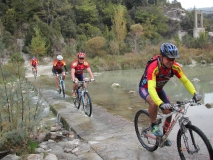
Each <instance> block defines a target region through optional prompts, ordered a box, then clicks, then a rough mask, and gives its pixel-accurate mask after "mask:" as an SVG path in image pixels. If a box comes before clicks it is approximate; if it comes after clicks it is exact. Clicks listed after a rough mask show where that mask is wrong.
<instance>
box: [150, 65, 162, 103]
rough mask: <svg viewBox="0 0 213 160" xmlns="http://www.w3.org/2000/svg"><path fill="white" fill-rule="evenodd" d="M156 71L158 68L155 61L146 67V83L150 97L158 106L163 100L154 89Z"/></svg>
mask: <svg viewBox="0 0 213 160" xmlns="http://www.w3.org/2000/svg"><path fill="white" fill-rule="evenodd" d="M158 72H159V68H158V65H157V62H156V64H155V63H153V64H151V65H150V66H149V68H148V69H147V80H148V81H147V83H148V92H149V95H150V97H151V98H152V100H153V101H154V102H155V104H156V105H157V106H160V105H161V104H162V103H163V101H162V100H161V99H160V97H159V96H158V94H157V91H156V83H157V80H156V75H157V73H158Z"/></svg>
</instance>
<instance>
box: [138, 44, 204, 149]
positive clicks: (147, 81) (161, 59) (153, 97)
mask: <svg viewBox="0 0 213 160" xmlns="http://www.w3.org/2000/svg"><path fill="white" fill-rule="evenodd" d="M160 53H161V54H160V55H156V56H155V57H153V59H152V62H150V63H149V64H148V65H147V67H146V69H145V71H144V74H143V76H142V78H141V81H140V83H139V94H140V96H141V97H142V98H143V99H144V100H145V101H146V102H148V103H149V108H148V112H149V116H150V121H151V126H152V133H153V134H154V135H155V136H163V134H164V133H162V132H161V131H160V130H159V128H158V126H157V125H156V123H155V122H156V118H157V112H158V107H159V108H160V109H161V110H162V112H163V113H164V114H168V113H170V110H169V109H170V108H171V105H170V101H169V99H168V96H167V95H166V93H165V91H164V89H163V87H164V85H165V84H166V83H167V82H168V81H169V80H170V78H171V77H173V75H175V76H176V77H177V78H178V79H179V80H180V81H181V82H182V83H183V84H184V86H185V87H186V89H187V90H188V91H189V92H190V93H191V95H192V96H194V98H195V100H196V101H199V100H201V99H202V95H200V94H198V93H197V92H196V89H195V87H194V86H193V84H192V83H191V82H190V80H189V79H188V78H187V77H186V76H185V74H184V72H183V70H182V68H181V67H180V65H178V63H176V62H175V58H179V57H180V55H179V52H178V49H177V47H176V46H175V45H173V44H171V43H163V44H162V45H161V48H160ZM170 122H171V117H168V118H167V119H166V122H165V124H164V126H165V128H167V127H168V126H169V124H170ZM164 132H165V131H164ZM165 145H166V146H171V145H172V143H171V141H170V140H169V139H167V140H166V141H165Z"/></svg>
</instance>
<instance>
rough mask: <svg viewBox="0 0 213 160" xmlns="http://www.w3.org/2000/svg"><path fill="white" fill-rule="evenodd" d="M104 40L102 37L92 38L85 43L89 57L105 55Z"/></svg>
mask: <svg viewBox="0 0 213 160" xmlns="http://www.w3.org/2000/svg"><path fill="white" fill-rule="evenodd" d="M105 44H106V40H105V38H103V37H94V38H92V39H90V40H88V41H87V42H86V50H87V52H88V53H89V56H91V57H95V56H103V55H104V54H106V52H105V50H104V46H105Z"/></svg>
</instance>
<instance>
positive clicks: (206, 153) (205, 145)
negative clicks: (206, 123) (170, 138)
mask: <svg viewBox="0 0 213 160" xmlns="http://www.w3.org/2000/svg"><path fill="white" fill-rule="evenodd" d="M185 127H186V130H185V132H184V131H183V130H181V129H179V131H178V134H177V149H178V152H179V155H180V158H181V159H182V160H186V159H187V160H188V159H193V160H198V159H201V160H213V149H212V146H211V144H210V142H209V140H208V139H207V137H206V136H205V134H204V133H203V132H202V131H201V130H200V129H199V128H197V127H196V126H193V125H185Z"/></svg>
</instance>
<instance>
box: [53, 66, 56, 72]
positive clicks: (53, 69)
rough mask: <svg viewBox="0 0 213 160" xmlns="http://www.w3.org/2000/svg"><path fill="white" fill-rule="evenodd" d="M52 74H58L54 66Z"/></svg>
mask: <svg viewBox="0 0 213 160" xmlns="http://www.w3.org/2000/svg"><path fill="white" fill-rule="evenodd" d="M52 72H53V73H54V74H56V70H55V67H54V66H53V68H52Z"/></svg>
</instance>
